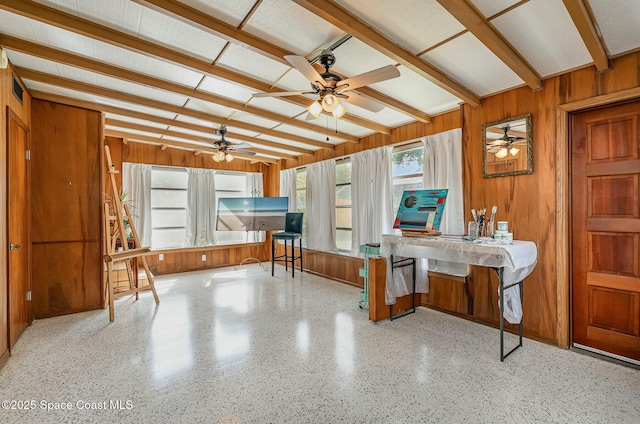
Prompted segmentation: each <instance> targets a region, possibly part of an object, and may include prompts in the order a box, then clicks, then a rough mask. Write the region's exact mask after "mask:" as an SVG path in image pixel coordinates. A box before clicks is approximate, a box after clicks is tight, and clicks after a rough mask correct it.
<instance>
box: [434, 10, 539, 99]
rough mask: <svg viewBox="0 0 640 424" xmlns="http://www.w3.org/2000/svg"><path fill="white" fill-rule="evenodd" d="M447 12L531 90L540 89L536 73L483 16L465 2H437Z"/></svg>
mask: <svg viewBox="0 0 640 424" xmlns="http://www.w3.org/2000/svg"><path fill="white" fill-rule="evenodd" d="M438 3H440V5H441V6H442V7H444V8H445V9H446V10H447V12H449V13H450V14H451V15H453V17H454V18H456V20H458V22H460V23H461V24H462V25H463V26H464V27H465V28H467V29H468V30H469V32H471V33H472V34H473V35H474V36H475V37H476V38H477V39H478V40H480V42H481V43H482V44H484V45H485V46H486V47H487V48H488V49H489V50H491V52H493V54H495V55H496V56H497V57H498V59H500V60H501V61H502V62H503V63H504V64H505V65H507V66H508V67H509V68H510V69H511V70H512V71H513V72H514V73H515V74H516V75H518V76H519V77H520V78H521V79H522V80H523V81H524V82H525V83H526V84H527V85H528V86H529V87H531V89H533V90H540V89H542V80H541V79H540V77H539V76H538V73H537V72H536V71H535V70H534V69H533V68H532V67H531V66H530V65H529V64H528V63H527V62H526V61H525V60H524V59H522V57H521V56H520V54H518V52H517V51H515V50H514V49H513V48H512V47H511V46H510V45H509V44H508V43H507V42H506V41H505V40H504V39H503V38H502V37H501V36H500V34H498V32H497V31H496V30H495V29H493V27H492V26H491V25H490V24H489V23H488V22H487V20H486V19H485V18H484V16H482V15H480V13H478V12H477V11H476V9H475V8H474V7H473V6H471V5H470V4H469V3H467V1H465V0H438Z"/></svg>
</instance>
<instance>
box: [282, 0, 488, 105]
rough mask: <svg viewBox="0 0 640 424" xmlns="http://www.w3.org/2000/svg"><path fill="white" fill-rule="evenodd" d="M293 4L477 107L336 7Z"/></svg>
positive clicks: (465, 93) (321, 0)
mask: <svg viewBox="0 0 640 424" xmlns="http://www.w3.org/2000/svg"><path fill="white" fill-rule="evenodd" d="M294 1H295V2H296V3H298V4H299V5H300V6H302V7H304V8H305V9H307V10H309V11H310V12H313V13H315V14H316V15H318V16H319V17H321V18H322V19H324V20H325V21H327V22H329V23H331V24H333V25H335V26H337V27H338V28H340V29H341V30H342V31H345V32H348V33H349V34H351V35H353V36H354V37H356V38H357V39H359V40H360V41H362V42H363V43H365V44H367V45H369V46H370V47H373V48H374V49H376V50H378V51H379V52H381V53H382V54H384V55H386V56H388V57H390V58H392V59H393V60H395V61H397V62H398V63H400V64H401V65H404V66H406V67H407V68H409V69H411V70H412V71H414V72H416V73H417V74H418V75H420V76H422V77H424V78H426V79H428V80H429V81H431V82H432V83H434V84H436V85H437V86H438V87H441V88H442V89H444V90H446V91H448V92H449V93H451V94H453V95H454V96H456V97H459V98H460V99H462V100H464V101H465V102H467V103H469V104H470V105H472V106H478V105H480V98H479V97H478V95H477V94H474V93H473V92H471V91H470V90H468V89H466V88H465V87H463V86H462V85H460V84H458V83H457V82H456V81H454V80H453V79H451V78H450V77H449V76H447V75H446V74H444V73H443V72H442V71H440V70H438V69H436V68H434V67H433V66H431V65H429V64H428V63H427V62H425V61H424V60H422V59H421V58H419V57H417V56H415V55H414V54H413V53H411V52H410V51H408V50H405V49H403V48H402V47H399V46H398V45H396V44H395V43H394V42H393V41H391V40H389V39H387V38H385V37H384V36H383V35H382V34H380V33H379V32H377V31H375V30H374V29H372V28H371V27H370V26H369V25H367V24H366V23H364V22H363V21H361V20H360V19H359V18H357V17H356V16H355V15H353V14H351V13H350V12H348V11H347V10H346V9H344V8H343V7H341V6H339V5H337V4H336V3H334V2H332V1H328V0H294Z"/></svg>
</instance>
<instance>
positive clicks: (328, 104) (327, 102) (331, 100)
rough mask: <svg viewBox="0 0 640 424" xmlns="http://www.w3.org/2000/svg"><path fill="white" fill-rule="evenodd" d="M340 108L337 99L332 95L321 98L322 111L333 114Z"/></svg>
mask: <svg viewBox="0 0 640 424" xmlns="http://www.w3.org/2000/svg"><path fill="white" fill-rule="evenodd" d="M338 106H340V102H339V101H338V98H337V97H336V96H334V95H333V94H327V95H326V96H324V97H323V98H322V109H324V110H325V111H327V112H333V111H334V110H336V109H337V108H338Z"/></svg>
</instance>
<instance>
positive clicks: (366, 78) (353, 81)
mask: <svg viewBox="0 0 640 424" xmlns="http://www.w3.org/2000/svg"><path fill="white" fill-rule="evenodd" d="M399 76H400V71H398V68H396V67H395V66H393V65H387V66H383V67H382V68H378V69H374V70H373V71H369V72H365V73H364V74H360V75H356V76H355V77H351V78H347V79H345V80H342V81H340V82H339V83H338V85H337V87H336V91H337V92H338V93H341V92H345V91H348V90H353V89H355V88H358V87H364V86H365V85H369V84H375V83H376V82H380V81H386V80H388V79H392V78H396V77H399Z"/></svg>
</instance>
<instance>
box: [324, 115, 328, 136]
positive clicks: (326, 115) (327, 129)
mask: <svg viewBox="0 0 640 424" xmlns="http://www.w3.org/2000/svg"><path fill="white" fill-rule="evenodd" d="M325 116H326V117H327V141H329V115H325Z"/></svg>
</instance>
